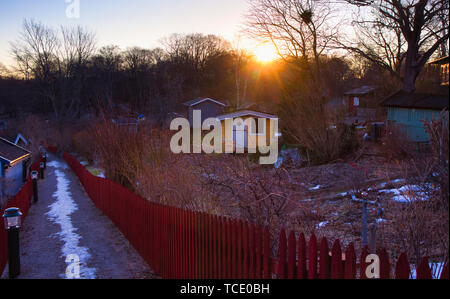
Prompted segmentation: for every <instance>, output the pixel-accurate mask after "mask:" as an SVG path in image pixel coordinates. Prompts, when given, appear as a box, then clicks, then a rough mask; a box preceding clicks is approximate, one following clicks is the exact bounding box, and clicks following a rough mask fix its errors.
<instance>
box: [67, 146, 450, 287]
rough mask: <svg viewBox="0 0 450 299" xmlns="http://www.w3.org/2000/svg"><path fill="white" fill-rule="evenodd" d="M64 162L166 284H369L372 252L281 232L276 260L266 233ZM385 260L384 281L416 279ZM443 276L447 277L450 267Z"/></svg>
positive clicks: (420, 273)
mask: <svg viewBox="0 0 450 299" xmlns="http://www.w3.org/2000/svg"><path fill="white" fill-rule="evenodd" d="M64 158H65V159H66V161H67V163H68V164H69V165H70V167H71V168H72V170H73V171H74V172H75V174H76V175H77V176H78V178H79V179H80V182H81V184H82V185H83V186H84V188H85V190H86V192H87V193H88V195H89V197H90V198H91V199H92V200H93V202H94V203H95V205H96V206H97V207H98V208H99V209H100V210H101V211H103V212H104V214H105V215H107V216H108V217H109V218H110V219H111V220H112V221H113V222H114V223H115V224H116V226H117V227H118V228H119V229H120V230H121V232H122V233H123V234H124V235H125V237H126V238H127V239H128V240H129V241H130V243H131V244H132V245H133V246H134V248H135V249H136V250H137V251H138V252H139V254H140V255H141V256H142V257H143V258H144V260H145V261H146V262H147V263H148V265H149V266H150V267H151V268H153V269H154V271H155V272H156V273H158V274H159V275H160V276H161V277H162V278H170V279H172V278H173V279H175V278H180V279H224V278H225V279H271V278H280V279H283V278H286V279H303V278H309V279H314V278H320V279H355V278H366V276H365V273H366V268H367V265H368V264H366V262H365V260H366V256H367V255H368V250H367V248H366V249H364V250H363V252H362V254H361V256H360V258H359V262H358V260H357V256H356V252H355V248H354V246H353V244H349V245H348V246H347V248H346V249H345V251H344V252H343V250H342V248H341V244H340V241H339V240H336V241H335V242H334V243H333V245H332V248H331V250H330V248H329V244H328V241H327V239H326V238H322V239H321V241H320V244H319V243H318V241H317V239H316V236H315V235H314V234H313V235H312V236H311V237H310V238H309V240H308V241H307V240H306V239H305V236H304V235H303V234H300V235H299V236H297V235H296V234H295V233H294V232H290V233H289V235H288V236H287V235H286V232H285V231H284V230H281V232H280V236H279V242H278V258H276V259H275V258H274V257H273V254H272V249H271V244H272V240H271V238H270V234H269V230H268V228H267V227H262V226H257V225H254V224H251V223H247V222H243V221H241V220H236V219H229V218H225V217H221V216H217V215H209V214H206V213H201V212H193V211H189V210H183V209H178V208H174V207H169V206H164V205H160V204H156V203H152V202H149V201H147V200H145V199H144V198H142V197H140V196H138V195H136V194H134V193H132V192H131V191H129V190H128V189H126V188H124V187H123V186H121V185H119V184H117V183H115V182H112V181H110V180H108V179H103V178H99V177H96V176H93V175H92V174H91V173H89V172H88V171H87V170H86V169H85V168H84V167H83V166H82V165H81V164H80V163H79V162H78V161H77V160H76V159H75V158H74V157H72V156H71V155H70V154H68V153H64ZM318 249H319V250H318ZM378 255H379V257H380V275H381V278H385V279H388V278H399V279H408V278H409V276H410V265H409V262H408V260H407V257H406V255H404V254H402V255H401V256H400V257H399V259H398V262H397V264H396V268H395V272H394V273H391V272H392V271H391V263H390V261H389V256H388V254H387V252H386V250H381V251H380V252H379V253H378ZM441 277H442V278H448V264H447V265H446V266H445V270H444V271H443V273H442V275H441ZM417 278H431V270H430V268H429V265H428V261H427V259H423V260H422V263H421V264H420V265H419V267H418V269H417Z"/></svg>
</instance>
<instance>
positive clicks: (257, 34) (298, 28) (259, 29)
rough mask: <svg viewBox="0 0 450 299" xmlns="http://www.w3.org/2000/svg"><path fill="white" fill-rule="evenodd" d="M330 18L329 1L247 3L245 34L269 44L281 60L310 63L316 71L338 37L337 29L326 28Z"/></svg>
mask: <svg viewBox="0 0 450 299" xmlns="http://www.w3.org/2000/svg"><path fill="white" fill-rule="evenodd" d="M334 17H335V15H334V11H333V9H332V7H331V4H330V2H329V1H312V0H250V13H249V14H248V21H247V26H246V32H247V33H248V34H249V35H250V36H251V37H254V38H256V39H259V40H265V41H266V40H270V41H271V42H272V43H273V45H274V46H275V47H276V49H277V51H278V54H279V55H280V56H281V57H282V58H284V59H287V58H288V57H294V58H300V59H303V60H305V61H311V60H312V61H313V62H314V63H315V65H316V66H317V67H318V66H319V62H320V56H321V55H323V54H325V52H326V50H327V49H328V46H329V43H330V42H331V41H332V39H333V38H334V37H335V36H336V35H337V34H338V26H336V25H335V26H331V25H330V21H331V20H332V19H333V18H334Z"/></svg>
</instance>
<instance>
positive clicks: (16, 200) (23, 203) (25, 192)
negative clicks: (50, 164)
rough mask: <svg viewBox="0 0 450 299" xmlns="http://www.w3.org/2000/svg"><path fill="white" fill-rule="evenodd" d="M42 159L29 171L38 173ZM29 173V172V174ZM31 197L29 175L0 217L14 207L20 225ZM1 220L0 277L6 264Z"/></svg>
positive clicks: (31, 188)
mask: <svg viewBox="0 0 450 299" xmlns="http://www.w3.org/2000/svg"><path fill="white" fill-rule="evenodd" d="M41 161H42V159H39V160H38V161H37V162H35V163H33V164H32V165H31V167H30V169H31V171H33V170H36V171H38V172H40V163H41ZM31 171H30V172H31ZM32 197H33V182H32V180H31V176H30V174H29V175H28V177H27V180H26V182H25V184H24V185H23V186H22V188H21V189H20V191H19V192H18V193H17V194H16V195H15V196H14V197H13V198H12V199H11V200H9V201H8V203H7V204H6V206H5V208H4V209H2V210H1V214H0V217H1V216H2V215H3V214H4V212H5V210H6V209H8V208H12V207H16V208H19V209H20V211H21V212H22V214H23V216H22V223H23V221H24V220H25V217H26V216H27V214H28V210H29V208H30V203H31V198H32ZM0 220H1V227H0V276H1V274H2V273H3V270H4V269H5V266H6V263H7V262H8V238H7V232H6V230H5V229H4V225H3V218H2V219H0Z"/></svg>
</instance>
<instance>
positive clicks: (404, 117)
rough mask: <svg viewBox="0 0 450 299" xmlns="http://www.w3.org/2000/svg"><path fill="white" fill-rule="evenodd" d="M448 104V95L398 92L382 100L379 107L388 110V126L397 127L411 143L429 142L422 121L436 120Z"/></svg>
mask: <svg viewBox="0 0 450 299" xmlns="http://www.w3.org/2000/svg"><path fill="white" fill-rule="evenodd" d="M448 102H449V100H448V95H433V94H425V93H409V92H405V91H399V92H397V93H395V94H393V95H391V96H389V97H388V98H386V99H385V100H383V101H382V102H381V103H380V106H383V107H387V109H388V112H387V122H388V125H390V124H396V125H399V127H400V128H402V129H403V130H404V132H405V134H406V136H407V138H408V139H409V140H411V141H414V142H429V141H430V136H428V133H427V132H426V131H425V126H424V121H425V120H432V119H436V118H438V117H439V116H440V114H441V112H442V111H443V110H444V109H448Z"/></svg>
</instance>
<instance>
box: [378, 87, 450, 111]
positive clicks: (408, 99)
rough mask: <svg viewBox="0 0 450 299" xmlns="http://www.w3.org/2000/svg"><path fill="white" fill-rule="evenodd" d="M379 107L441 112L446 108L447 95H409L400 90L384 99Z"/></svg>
mask: <svg viewBox="0 0 450 299" xmlns="http://www.w3.org/2000/svg"><path fill="white" fill-rule="evenodd" d="M380 106H385V107H400V108H413V109H414V108H415V109H432V110H443V109H445V108H448V95H433V94H426V93H410V92H406V91H403V90H400V91H398V92H396V93H395V94H393V95H391V96H389V97H387V98H386V99H384V100H383V101H382V102H381V103H380Z"/></svg>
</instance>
